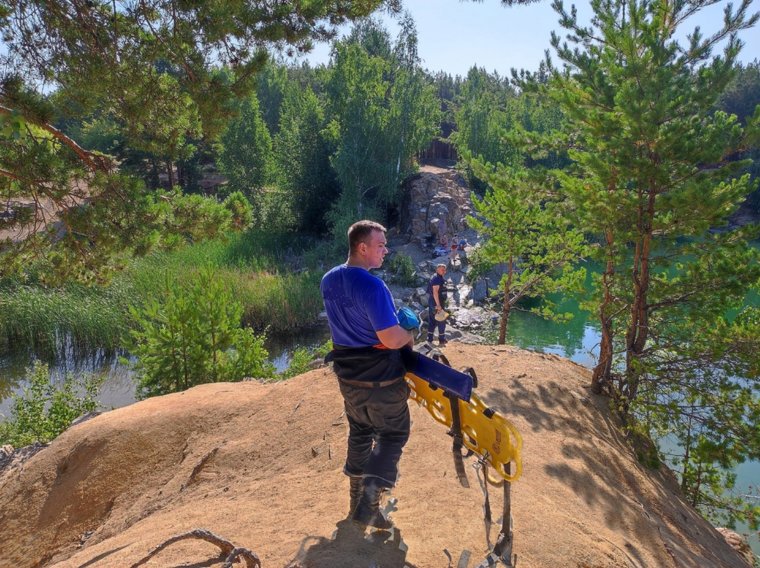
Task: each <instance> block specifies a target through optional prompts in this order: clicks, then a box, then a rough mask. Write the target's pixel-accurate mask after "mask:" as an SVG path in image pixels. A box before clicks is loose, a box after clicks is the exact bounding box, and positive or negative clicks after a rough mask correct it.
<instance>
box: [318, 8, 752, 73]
mask: <svg viewBox="0 0 760 568" xmlns="http://www.w3.org/2000/svg"><path fill="white" fill-rule="evenodd" d="M571 3H572V2H570V1H569V0H566V1H565V6H566V8H567V9H568V10H569V6H570V4H571ZM734 4H737V2H734ZM725 5H726V2H725V1H723V2H720V3H719V5H717V6H712V7H710V8H706V9H704V10H702V11H701V12H700V13H699V14H697V15H695V16H693V17H692V18H691V19H689V20H687V21H686V23H685V24H684V26H683V37H684V38H685V36H686V33H687V32H691V31H693V28H694V27H695V26H697V25H699V26H700V27H701V29H702V31H703V33H705V34H707V33H709V32H714V31H717V29H718V28H719V26H720V23H721V21H722V15H723V7H724V6H725ZM404 6H405V9H406V10H408V11H409V12H410V14H411V15H412V18H413V19H414V21H415V23H416V25H417V36H418V42H419V46H418V47H419V55H420V58H421V59H422V65H423V67H426V68H427V69H428V70H429V71H433V72H435V71H446V72H447V73H450V74H451V75H463V76H464V75H466V74H467V71H468V70H469V69H470V68H471V67H472V66H473V65H477V66H478V67H483V68H485V69H486V71H491V72H492V71H496V72H498V73H499V75H501V76H506V77H509V76H510V69H512V68H515V69H526V70H529V71H534V70H536V69H537V68H538V65H539V63H540V62H541V60H542V59H543V58H544V52H545V51H546V49H549V48H550V47H551V44H550V43H549V40H550V38H551V31H552V30H558V31H562V30H561V28H560V26H559V24H558V20H559V17H558V16H557V14H556V12H554V10H553V9H552V8H551V1H550V0H541V1H540V2H539V3H536V4H529V5H527V6H513V7H511V8H508V7H506V6H504V5H502V3H501V1H500V0H482V2H475V1H467V0H404ZM576 6H577V7H578V13H579V16H580V18H581V21H588V19H589V15H590V13H591V10H590V8H589V5H588V2H587V1H584V0H581V1H580V2H576ZM753 12H760V0H753V3H752V5H751V8H750V13H753ZM383 20H384V21H385V22H386V28H387V29H388V31H389V32H390V33H391V37H393V38H395V36H396V33H397V30H398V26H396V25H395V24H394V22H393V21H392V20H391V19H390V18H389V17H387V16H386V17H384V18H383ZM346 31H347V30H346ZM344 33H345V32H344ZM561 35H562V36H564V34H561ZM739 37H740V38H741V39H742V40H743V41H744V43H745V46H744V48H743V50H742V52H741V54H740V57H739V59H740V60H741V61H742V62H745V63H748V62H751V61H753V60H754V59H760V24H759V25H755V27H754V28H751V29H749V30H744V31H743V32H741V34H740V36H739ZM329 56H330V48H329V46H328V45H326V44H319V45H317V46H316V47H315V49H314V51H313V52H312V53H311V54H310V55H309V56H308V57H307V59H308V61H310V62H311V63H312V64H315V65H316V64H320V63H324V64H326V63H328V61H329Z"/></svg>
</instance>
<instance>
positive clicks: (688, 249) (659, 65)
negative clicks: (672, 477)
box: [547, 0, 760, 514]
mask: <svg viewBox="0 0 760 568" xmlns="http://www.w3.org/2000/svg"><path fill="white" fill-rule="evenodd" d="M749 4H750V3H749V2H748V1H744V2H742V3H741V4H740V5H739V6H738V9H737V10H736V11H735V12H734V11H732V9H731V7H730V6H729V7H727V8H726V13H725V17H724V21H723V23H722V25H721V27H720V29H719V30H718V31H717V32H715V33H714V34H713V35H709V36H703V35H702V33H701V32H700V31H699V30H696V31H695V32H694V33H693V34H692V35H690V36H689V41H688V44H687V45H685V46H682V45H680V44H679V42H678V41H677V36H676V34H677V32H678V31H679V29H680V27H681V26H682V24H683V22H684V20H685V19H686V18H688V17H689V16H690V15H691V14H693V13H695V12H697V11H699V10H700V9H701V8H703V7H704V3H702V2H692V1H686V2H672V1H670V0H634V1H628V2H621V1H602V0H594V1H592V8H593V11H594V17H593V20H592V23H591V25H590V26H588V27H585V26H582V25H580V24H579V23H578V22H577V19H576V15H575V13H574V11H573V12H571V13H567V12H566V11H565V10H564V8H563V5H562V3H561V2H559V1H556V2H555V4H554V6H555V9H556V10H557V11H558V12H559V13H560V15H561V23H562V25H563V26H564V27H565V28H567V29H568V30H569V35H568V39H569V42H570V44H569V45H568V44H566V43H562V42H561V41H560V39H559V38H558V37H557V36H555V37H554V38H553V45H554V47H555V49H556V51H557V54H558V56H559V58H560V59H561V61H562V62H563V64H564V66H565V68H564V69H563V70H557V71H555V72H554V74H553V76H552V78H551V80H550V82H549V88H548V91H547V93H548V95H549V96H550V97H551V98H552V100H554V101H556V102H557V103H558V104H559V105H560V106H561V107H562V109H563V111H564V114H565V116H566V118H567V130H566V132H565V137H564V140H565V141H566V143H567V144H568V145H569V146H570V150H569V155H570V158H571V159H572V160H573V161H574V167H573V168H572V169H570V170H568V171H564V172H559V173H558V176H559V179H560V182H561V185H562V189H563V191H564V193H565V194H566V196H567V197H568V198H569V200H570V202H571V203H572V204H573V207H572V208H571V210H572V211H574V212H575V213H576V216H575V223H576V225H577V226H578V227H579V228H582V229H583V230H584V231H586V232H587V233H589V234H590V235H591V236H592V238H593V239H594V240H595V242H596V243H598V245H599V246H598V249H597V250H598V258H599V260H600V261H601V262H602V264H603V266H604V269H603V273H602V275H601V277H600V278H599V279H598V281H597V283H596V285H597V292H598V298H597V302H596V309H597V311H598V314H599V318H600V323H601V331H602V341H601V352H600V358H599V362H598V364H597V366H596V367H595V369H594V376H593V387H594V389H595V390H596V391H600V390H603V389H604V390H607V391H608V392H610V393H611V395H612V396H613V400H614V402H615V407H616V408H617V410H618V411H619V413H620V415H621V417H622V418H623V419H624V421H625V423H626V424H627V425H628V428H629V431H630V432H631V433H632V434H635V433H637V432H638V433H642V434H644V435H646V436H649V435H653V436H655V437H657V436H658V435H664V434H666V433H671V434H675V435H676V436H677V437H678V438H679V443H680V445H681V450H682V456H681V460H682V462H681V463H682V464H683V469H682V472H681V473H682V480H683V481H684V484H685V485H684V487H685V489H687V490H688V491H692V492H693V495H698V496H699V498H695V499H694V501H693V502H694V503H695V504H696V505H702V504H705V505H711V506H715V505H716V504H718V503H721V501H720V496H718V495H714V494H713V495H711V496H710V497H709V498H708V497H707V496H706V494H704V492H703V490H705V488H706V486H705V485H700V483H699V482H698V480H697V477H695V476H694V475H692V471H693V468H694V466H695V463H698V464H699V467H700V468H703V469H704V468H706V467H707V468H709V467H713V466H716V465H717V466H718V467H720V468H728V467H731V466H733V465H735V464H736V463H739V462H741V461H743V460H745V459H748V458H758V457H760V440H759V439H758V437H757V435H756V433H757V432H758V428H759V427H760V426H759V425H758V424H757V418H758V412H757V409H758V406H759V404H758V399H757V395H756V390H755V389H756V388H757V379H758V375H757V369H758V359H757V358H758V353H760V343H759V341H760V334H758V333H757V330H758V328H757V319H756V318H755V317H752V316H751V315H750V314H745V315H744V316H743V317H740V318H735V319H734V318H732V317H731V316H730V314H731V313H732V312H731V310H733V313H735V312H736V311H737V310H739V309H740V308H741V306H742V303H743V301H744V298H745V295H746V293H747V291H748V289H749V288H750V287H752V286H754V285H757V282H758V278H759V277H760V263H758V250H757V249H755V248H752V247H751V246H749V244H748V242H749V240H750V239H753V238H756V237H757V234H758V232H757V227H753V226H747V227H744V228H741V229H734V228H730V227H729V226H728V225H727V220H728V216H729V215H730V214H731V213H732V212H733V211H735V210H736V209H737V207H738V206H739V205H740V204H741V203H742V201H743V200H744V199H745V198H746V196H747V195H748V194H749V192H750V191H751V190H752V184H751V183H750V180H749V176H747V175H743V176H740V177H736V173H737V171H738V170H739V169H740V168H741V167H743V166H744V165H746V164H743V163H741V162H736V161H734V162H731V161H728V160H727V158H728V157H729V156H731V155H732V153H734V152H736V151H737V149H740V148H741V147H742V146H743V145H744V144H745V143H746V142H747V140H746V137H745V134H744V132H743V129H742V127H741V125H740V124H739V123H738V121H737V119H736V117H735V116H729V115H727V114H726V113H724V112H721V111H714V108H715V105H716V102H717V101H718V100H719V97H720V96H721V93H722V92H723V90H724V89H725V88H726V86H727V85H728V84H729V82H730V80H731V78H732V77H733V75H734V71H735V65H736V56H737V54H738V53H739V50H740V47H741V42H740V41H739V39H738V36H737V32H739V31H740V30H743V29H746V28H748V27H750V26H751V25H753V24H754V23H755V22H756V21H757V17H758V16H757V15H753V16H747V10H748V8H749ZM721 41H725V49H724V53H723V56H722V57H713V56H712V50H713V48H714V47H715V46H716V44H718V43H719V42H721ZM756 116H757V115H756ZM753 128H755V127H753V126H752V125H750V127H749V128H748V131H752V130H753ZM717 229H719V230H717ZM750 330H752V331H750ZM753 333H754V336H753ZM739 337H741V338H742V343H741V344H740V345H731V343H730V341H729V339H731V338H739ZM737 377H741V378H737ZM741 417H743V419H744V420H753V421H754V422H753V423H751V424H750V427H749V428H748V429H744V428H743V425H742V424H740V423H739V422H738V421H739V420H741ZM696 456H699V457H698V458H697V457H696ZM749 510H750V511H751V507H750V509H749ZM731 511H733V513H735V514H739V513H738V512H737V510H736V509H735V508H734V509H731Z"/></svg>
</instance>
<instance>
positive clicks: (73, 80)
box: [0, 0, 398, 268]
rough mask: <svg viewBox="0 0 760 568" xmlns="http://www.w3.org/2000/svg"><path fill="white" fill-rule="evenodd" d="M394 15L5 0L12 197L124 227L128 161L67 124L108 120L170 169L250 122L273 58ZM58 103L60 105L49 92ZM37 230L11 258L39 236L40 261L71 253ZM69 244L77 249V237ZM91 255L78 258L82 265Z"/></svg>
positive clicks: (2, 103)
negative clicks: (359, 21)
mask: <svg viewBox="0 0 760 568" xmlns="http://www.w3.org/2000/svg"><path fill="white" fill-rule="evenodd" d="M381 4H382V5H386V6H388V7H389V8H390V9H394V10H396V9H398V6H397V2H395V1H394V0H389V1H387V2H383V1H382V0H350V1H348V2H345V1H343V0H317V1H313V0H308V1H307V0H289V1H287V2H278V3H276V4H272V3H271V2H265V1H261V0H251V1H246V2H238V3H233V4H230V3H228V2H223V1H221V0H213V1H209V2H201V3H198V2H195V3H182V2H169V3H167V2H163V1H159V0H147V1H144V2H138V3H135V2H127V1H119V2H110V1H106V0H94V1H91V2H85V3H82V2H72V1H67V2H43V1H33V2H26V1H23V2H22V1H19V0H3V1H2V2H0V32H2V33H1V34H0V41H1V42H2V46H0V66H1V67H0V117H2V123H0V130H2V131H3V132H4V136H3V138H2V143H3V145H4V147H3V148H1V149H0V177H2V183H0V198H2V201H3V202H4V203H7V202H9V201H11V202H12V201H17V200H18V201H27V200H31V201H33V202H34V205H35V206H34V207H33V208H29V207H27V208H26V210H29V209H33V214H32V215H31V217H32V218H33V219H35V221H36V222H37V225H44V224H50V225H52V224H53V222H51V219H50V217H49V215H46V214H43V213H42V211H43V210H44V211H47V210H48V209H49V201H52V202H53V203H55V204H56V207H57V209H58V210H64V209H68V208H72V207H76V206H77V205H78V204H79V203H81V200H82V199H86V200H87V202H88V203H91V204H94V205H96V207H95V209H97V210H98V212H99V214H100V215H106V216H111V217H113V218H119V217H121V218H123V217H124V216H125V215H124V211H123V209H124V207H118V206H119V205H120V203H122V202H123V200H121V199H120V195H119V194H120V185H121V183H122V182H123V177H119V175H118V174H117V173H116V164H115V163H114V161H113V160H111V159H109V158H107V157H105V156H102V155H100V154H98V153H96V152H93V151H91V149H88V148H86V147H82V145H81V144H79V143H77V141H76V140H75V139H73V138H72V137H71V136H68V135H67V134H66V133H64V132H62V131H61V130H59V129H57V128H55V127H54V126H53V124H54V123H56V122H58V120H59V119H61V118H63V119H65V120H70V119H76V118H82V117H90V116H93V115H94V114H95V113H97V112H106V113H107V116H108V117H109V118H111V119H113V120H115V121H116V123H117V124H119V125H120V126H122V127H123V130H124V131H126V132H127V133H128V134H129V137H130V143H131V144H134V145H138V146H140V145H142V146H140V147H150V148H151V149H152V151H155V152H156V154H157V155H159V156H162V157H163V159H164V160H165V161H167V162H173V161H175V160H182V159H183V158H186V157H187V156H186V154H185V153H184V151H185V150H188V151H189V150H190V148H189V146H188V144H189V140H191V139H192V138H193V137H194V136H195V134H196V133H197V132H198V129H199V128H200V129H201V130H202V132H203V135H204V136H205V137H206V138H209V139H213V138H214V137H215V136H216V135H218V133H219V132H221V131H222V130H223V129H224V127H225V125H226V123H227V121H228V120H229V118H230V117H231V116H233V115H234V113H235V112H236V105H235V101H236V100H237V99H239V98H245V97H247V96H248V95H250V94H251V93H252V92H253V90H254V89H255V87H256V81H255V77H256V73H257V72H258V71H259V70H260V69H261V68H262V66H263V65H264V63H265V62H266V60H267V50H284V51H286V52H287V51H294V50H297V51H307V50H309V49H310V48H311V46H312V42H313V41H314V40H327V39H330V38H331V37H332V36H333V34H334V32H335V30H336V29H337V27H338V26H339V25H340V24H342V23H344V22H346V21H350V20H354V19H356V18H361V17H363V16H366V15H368V14H370V13H371V12H372V11H373V10H375V9H376V8H378V7H379V6H380V5H381ZM219 68H226V69H228V70H229V71H230V72H229V74H222V73H220V72H219V71H218V70H219ZM50 91H55V92H56V96H57V97H56V98H57V101H58V104H55V105H54V104H53V103H52V100H51V99H52V98H51V97H50V96H48V95H47V94H46V93H49V92H50ZM64 102H65V104H64ZM42 132H44V133H45V135H44V136H43V135H42V134H41V133H42ZM167 170H168V173H169V175H170V177H171V176H172V175H173V173H172V170H171V168H170V167H168V168H167ZM123 174H124V172H122V176H123ZM171 181H173V180H170V182H171ZM82 185H85V186H87V187H86V190H82V189H80V187H81V186H82ZM101 205H102V206H101ZM46 207H47V208H48V209H46ZM114 207H116V209H114ZM29 218H30V217H29V215H26V216H25V215H24V211H21V212H12V213H11V214H10V215H8V216H7V217H6V219H5V221H6V226H8V227H11V228H12V229H13V231H14V233H13V238H12V239H11V240H10V241H4V242H3V244H2V249H0V254H2V253H3V252H4V251H7V252H9V254H11V255H14V254H16V253H17V251H18V249H21V248H26V249H27V250H28V249H29V247H28V246H27V245H26V244H25V243H24V242H23V241H24V240H25V238H26V237H27V236H29V235H34V236H35V237H34V238H35V241H36V243H35V244H36V247H35V248H36V250H37V252H38V254H45V253H46V252H47V251H48V250H49V249H46V248H45V247H44V246H43V245H45V244H50V243H53V242H58V237H59V236H60V235H59V233H60V230H55V231H50V232H40V231H39V227H37V226H34V227H31V228H30V227H28V226H24V223H25V222H26V221H28V220H29ZM98 222H99V223H102V224H110V226H111V230H117V231H120V232H122V233H125V234H130V233H131V234H132V235H135V234H137V233H141V232H142V231H141V227H140V225H123V224H119V223H115V222H112V221H109V220H99V221H98ZM27 225H28V223H27ZM19 227H20V228H19ZM104 234H105V233H103V234H94V233H92V234H90V235H89V238H90V239H93V238H99V237H101V236H103V235H104ZM123 238H127V237H123ZM115 240H119V239H115ZM66 243H68V244H76V243H75V239H67V240H66ZM93 243H95V244H97V246H101V245H102V246H103V247H104V246H106V245H107V243H106V242H102V243H100V242H98V241H93ZM78 251H79V247H77V246H74V247H73V248H72V249H71V255H70V256H72V257H75V256H76V253H77V252H78ZM104 256H106V257H107V256H108V255H104ZM7 264H8V263H6V262H5V261H4V262H3V268H5V266H6V265H7ZM82 264H88V263H87V262H86V261H84V260H83V261H82Z"/></svg>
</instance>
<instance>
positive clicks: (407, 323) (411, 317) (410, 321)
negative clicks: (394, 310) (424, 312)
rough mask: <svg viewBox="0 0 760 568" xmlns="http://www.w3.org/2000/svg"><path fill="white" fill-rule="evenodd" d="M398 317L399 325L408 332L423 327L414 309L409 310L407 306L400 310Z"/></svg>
mask: <svg viewBox="0 0 760 568" xmlns="http://www.w3.org/2000/svg"><path fill="white" fill-rule="evenodd" d="M397 316H398V324H399V325H400V326H401V327H403V328H404V329H406V330H407V331H412V330H413V329H418V328H419V327H420V326H421V325H422V322H421V321H420V318H418V317H417V314H415V313H414V311H413V310H412V308H407V307H406V306H404V307H403V308H400V309H399V311H398V314H397Z"/></svg>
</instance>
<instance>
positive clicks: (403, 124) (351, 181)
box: [328, 21, 440, 234]
mask: <svg viewBox="0 0 760 568" xmlns="http://www.w3.org/2000/svg"><path fill="white" fill-rule="evenodd" d="M412 36H414V30H413V28H412V27H410V26H409V24H408V22H407V25H406V26H405V27H404V28H403V29H402V33H401V35H400V37H399V45H398V46H397V48H396V50H395V53H394V49H393V48H392V47H391V44H390V39H389V38H388V35H387V32H385V31H384V30H382V29H380V28H379V27H378V25H377V24H376V23H374V22H372V21H369V22H366V23H365V24H363V26H360V27H357V28H356V29H355V30H354V32H353V35H352V36H350V37H349V39H347V40H346V41H344V42H340V43H338V44H337V45H336V46H335V51H334V60H333V68H332V70H331V75H330V80H329V84H328V92H329V96H330V112H331V114H332V116H333V117H334V119H333V121H332V122H331V124H330V125H329V126H328V131H329V132H330V133H331V135H332V139H333V140H334V141H335V145H336V150H335V153H334V154H333V156H332V158H331V163H332V165H333V168H334V169H335V171H336V174H337V177H338V181H339V182H340V186H341V196H340V200H339V201H338V203H337V204H336V206H335V208H334V210H333V211H332V213H331V222H332V224H333V231H334V234H340V233H342V232H343V230H344V229H345V228H346V227H347V226H348V223H349V220H351V219H354V220H355V219H356V218H357V217H366V216H372V215H373V214H374V213H373V212H378V213H380V214H381V217H383V215H382V213H383V212H384V209H385V207H386V206H388V205H389V204H394V203H395V202H396V200H397V198H398V196H399V183H400V181H401V180H402V179H403V178H404V177H405V175H406V174H407V173H408V172H409V171H411V168H412V167H413V166H412V164H413V158H414V156H415V154H416V153H417V152H419V151H420V150H422V149H423V148H425V147H426V146H427V145H428V144H429V142H430V140H432V138H433V135H434V134H435V132H436V130H437V128H438V124H439V123H440V120H439V110H438V103H437V101H436V100H435V97H434V90H433V87H432V85H429V84H424V82H423V80H422V76H421V71H420V70H419V67H418V62H416V61H417V60H416V53H415V52H414V51H413V49H412V51H409V50H410V46H411V47H412V48H413V46H414V45H415V42H416V40H415V39H413V37H412Z"/></svg>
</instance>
